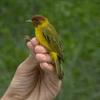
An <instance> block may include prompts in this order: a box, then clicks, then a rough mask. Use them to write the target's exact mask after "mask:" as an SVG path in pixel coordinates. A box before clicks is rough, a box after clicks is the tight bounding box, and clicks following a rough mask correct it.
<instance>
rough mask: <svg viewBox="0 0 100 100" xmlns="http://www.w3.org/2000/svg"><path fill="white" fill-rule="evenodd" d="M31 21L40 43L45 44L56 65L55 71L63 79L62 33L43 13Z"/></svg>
mask: <svg viewBox="0 0 100 100" xmlns="http://www.w3.org/2000/svg"><path fill="white" fill-rule="evenodd" d="M27 22H31V23H32V24H33V27H34V28H35V36H36V39H37V40H38V41H39V43H40V44H41V45H42V46H44V47H45V48H46V49H47V50H48V53H49V54H50V57H51V59H52V61H53V62H54V65H55V71H56V73H57V76H58V78H59V79H60V80H62V79H63V76H64V71H63V66H62V63H63V62H64V54H63V42H62V40H61V38H60V34H59V33H58V32H57V31H56V29H55V28H54V26H53V25H52V24H51V23H50V22H49V20H48V18H46V17H44V16H42V15H34V16H32V19H31V20H27Z"/></svg>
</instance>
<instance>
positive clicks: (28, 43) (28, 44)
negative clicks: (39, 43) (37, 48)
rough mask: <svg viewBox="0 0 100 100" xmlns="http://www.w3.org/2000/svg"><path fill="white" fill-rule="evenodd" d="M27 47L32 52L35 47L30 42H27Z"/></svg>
mask: <svg viewBox="0 0 100 100" xmlns="http://www.w3.org/2000/svg"><path fill="white" fill-rule="evenodd" d="M27 47H28V48H29V49H30V50H33V45H32V43H31V42H30V41H29V42H27Z"/></svg>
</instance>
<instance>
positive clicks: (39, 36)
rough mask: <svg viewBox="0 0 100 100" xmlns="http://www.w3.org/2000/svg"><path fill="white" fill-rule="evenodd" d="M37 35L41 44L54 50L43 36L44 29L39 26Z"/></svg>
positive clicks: (36, 30) (36, 31)
mask: <svg viewBox="0 0 100 100" xmlns="http://www.w3.org/2000/svg"><path fill="white" fill-rule="evenodd" d="M35 35H36V38H37V40H38V41H39V43H40V44H41V45H43V46H44V47H45V48H46V49H48V50H49V51H52V50H51V48H50V46H49V44H48V42H47V41H46V39H45V37H44V36H43V32H42V29H38V28H37V29H35Z"/></svg>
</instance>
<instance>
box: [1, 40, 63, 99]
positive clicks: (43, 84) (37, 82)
mask: <svg viewBox="0 0 100 100" xmlns="http://www.w3.org/2000/svg"><path fill="white" fill-rule="evenodd" d="M27 47H28V48H29V51H30V54H29V56H28V57H27V58H26V60H24V61H23V62H22V63H21V64H20V65H19V66H18V68H17V70H16V72H15V75H14V77H13V79H12V81H11V83H10V85H9V87H8V89H7V91H6V92H5V94H4V95H3V97H2V98H1V100H54V98H55V97H56V96H57V94H58V93H59V91H60V89H61V84H62V81H61V80H59V79H58V77H57V74H56V72H55V66H54V65H53V62H52V60H51V58H50V56H49V54H48V52H47V50H46V49H45V48H44V47H43V46H41V45H40V44H39V42H38V41H37V40H36V38H32V39H31V40H30V41H28V42H27Z"/></svg>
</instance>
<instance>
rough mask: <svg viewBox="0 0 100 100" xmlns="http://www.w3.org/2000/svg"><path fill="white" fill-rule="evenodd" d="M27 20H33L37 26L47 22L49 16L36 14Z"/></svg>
mask: <svg viewBox="0 0 100 100" xmlns="http://www.w3.org/2000/svg"><path fill="white" fill-rule="evenodd" d="M27 22H32V24H33V26H34V27H37V26H38V25H43V24H44V23H46V22H47V18H46V17H44V16H41V15H35V16H33V17H32V19H31V20H28V21H27Z"/></svg>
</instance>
